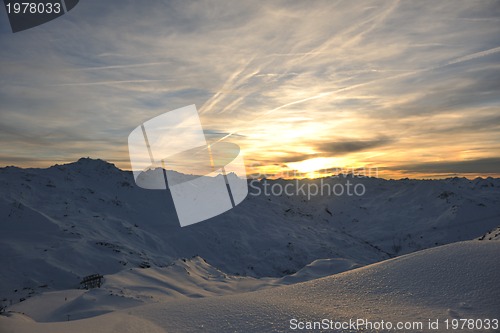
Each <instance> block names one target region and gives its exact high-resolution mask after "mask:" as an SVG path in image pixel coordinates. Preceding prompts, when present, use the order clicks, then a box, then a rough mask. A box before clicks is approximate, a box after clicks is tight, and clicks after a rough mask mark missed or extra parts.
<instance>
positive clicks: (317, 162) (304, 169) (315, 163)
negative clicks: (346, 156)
mask: <svg viewBox="0 0 500 333" xmlns="http://www.w3.org/2000/svg"><path fill="white" fill-rule="evenodd" d="M340 162H341V161H340V160H339V159H338V158H335V157H315V158H311V159H308V160H305V161H300V162H293V163H287V166H288V167H289V168H290V169H292V170H297V171H298V172H300V173H304V174H307V177H308V178H316V177H319V176H321V175H324V174H325V173H327V172H326V169H328V168H334V167H340V166H342V165H341V164H340Z"/></svg>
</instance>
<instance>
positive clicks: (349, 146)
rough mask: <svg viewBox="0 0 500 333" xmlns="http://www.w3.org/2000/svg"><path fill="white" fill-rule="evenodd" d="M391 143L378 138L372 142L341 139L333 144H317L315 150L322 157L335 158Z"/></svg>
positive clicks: (389, 140) (387, 139)
mask: <svg viewBox="0 0 500 333" xmlns="http://www.w3.org/2000/svg"><path fill="white" fill-rule="evenodd" d="M393 141H394V140H391V139H389V138H378V139H374V140H346V139H343V140H338V141H333V142H325V143H319V144H317V145H316V149H317V150H318V151H319V152H321V153H322V154H323V155H325V154H327V155H330V156H335V155H344V154H349V153H354V152H359V151H366V150H370V149H372V148H377V147H381V146H385V145H388V144H390V143H392V142H393Z"/></svg>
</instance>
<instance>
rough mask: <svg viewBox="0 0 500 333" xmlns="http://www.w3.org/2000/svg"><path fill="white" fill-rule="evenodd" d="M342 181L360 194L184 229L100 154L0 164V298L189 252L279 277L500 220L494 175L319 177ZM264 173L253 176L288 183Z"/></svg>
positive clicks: (251, 201)
mask: <svg viewBox="0 0 500 333" xmlns="http://www.w3.org/2000/svg"><path fill="white" fill-rule="evenodd" d="M348 180H349V181H351V182H357V183H363V184H364V186H365V187H366V194H365V195H364V196H362V197H356V196H340V197H337V196H322V197H313V198H311V200H307V197H303V196H291V197H288V196H285V195H282V196H273V197H266V196H264V195H260V196H252V195H249V197H248V198H247V199H245V201H244V202H243V203H241V204H240V205H239V206H238V207H236V208H235V209H233V210H231V211H229V212H227V213H225V214H223V215H221V216H218V217H215V218H213V219H211V220H209V221H205V222H202V223H199V224H196V225H193V226H190V227H186V228H180V227H179V224H178V220H177V217H176V214H175V210H174V208H173V203H172V200H171V197H170V194H169V192H168V191H152V190H143V189H140V188H138V187H136V186H135V185H134V182H133V178H132V175H131V173H130V172H125V171H121V170H119V169H117V168H115V167H114V166H113V165H111V164H109V163H106V162H104V161H101V160H92V159H81V160H79V161H78V162H75V163H71V164H67V165H62V166H54V167H51V168H48V169H19V168H14V167H8V168H2V169H0V251H2V270H1V271H0V282H1V283H0V301H2V304H3V305H9V304H10V302H12V303H13V304H15V303H18V302H19V301H20V300H21V299H25V298H28V297H31V296H33V295H35V294H37V293H40V292H50V291H57V290H61V289H69V288H77V287H78V286H79V281H80V280H81V278H82V277H83V276H86V275H89V274H93V273H101V274H114V273H117V272H120V271H122V270H124V269H130V268H132V269H133V268H137V267H140V266H143V267H147V266H152V267H157V268H162V267H167V266H169V265H170V264H171V263H172V262H174V261H175V260H176V259H178V258H191V257H193V256H197V255H199V256H200V257H202V258H204V259H205V260H206V261H207V262H208V263H209V264H210V265H211V266H213V267H216V268H217V269H220V270H221V271H222V272H224V273H226V274H230V275H242V276H253V277H265V276H267V277H280V276H283V275H289V274H292V273H295V272H297V271H299V270H300V269H301V268H303V267H304V266H305V265H307V264H309V263H311V262H312V261H314V260H317V259H327V258H330V259H333V260H334V261H335V262H336V263H337V264H336V266H335V267H333V268H331V269H332V272H340V271H342V270H344V269H349V268H353V267H357V266H362V265H366V264H370V263H374V262H378V261H381V260H384V259H387V258H390V257H394V256H397V255H401V254H404V253H409V252H413V251H416V250H419V249H424V248H428V247H433V246H436V245H440V244H445V243H451V242H455V241H459V240H467V239H473V238H477V237H480V236H481V235H483V234H484V233H485V232H487V231H488V230H491V229H492V228H494V227H496V226H498V225H499V224H500V222H499V217H500V204H499V203H500V180H499V179H491V178H488V179H476V180H467V179H459V178H454V179H447V180H439V181H415V180H400V181H387V180H382V179H375V178H365V179H349V178H343V177H340V178H331V179H327V180H326V181H328V182H331V184H336V183H342V182H346V181H348ZM266 182H267V183H265V182H264V181H263V182H260V183H258V184H254V186H258V187H261V188H262V187H263V186H265V184H267V185H270V184H271V185H272V184H282V185H286V184H288V183H290V182H293V181H285V180H276V181H266ZM314 182H316V183H317V182H319V180H314V181H311V180H302V181H300V184H312V183H314ZM251 192H252V191H251ZM322 263H323V266H322V267H325V265H327V263H328V262H327V261H324V262H322ZM317 264H319V263H317ZM327 266H328V265H327ZM319 270H320V271H321V269H319ZM329 270H330V269H326V270H325V272H323V274H326V272H329ZM304 276H305V275H304ZM304 276H302V277H299V278H296V279H297V280H301V279H302V278H304ZM307 276H308V277H309V278H312V277H317V276H320V275H318V274H316V273H314V272H312V271H308V273H307ZM288 279H290V281H293V280H294V277H288Z"/></svg>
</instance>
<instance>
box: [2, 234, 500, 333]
mask: <svg viewBox="0 0 500 333" xmlns="http://www.w3.org/2000/svg"><path fill="white" fill-rule="evenodd" d="M498 253H500V243H498V242H480V241H468V242H459V243H454V244H450V245H445V246H440V247H436V248H433V249H427V250H423V251H419V252H416V253H412V254H409V255H404V256H400V257H398V258H395V259H390V260H386V261H383V262H381V263H376V264H372V265H369V266H365V267H362V268H358V269H354V270H351V271H348V272H344V273H340V274H336V275H332V276H329V277H325V278H321V279H316V280H312V281H309V282H304V283H298V284H293V285H290V286H282V287H277V288H272V289H267V290H261V291H256V292H248V293H240V294H236V295H227V296H220V297H205V298H181V299H176V301H175V302H169V301H166V302H160V303H151V304H148V305H142V306H138V307H130V308H128V309H124V310H119V311H115V312H110V313H107V314H105V315H102V316H97V317H93V318H88V319H83V320H75V321H69V322H61V323H35V322H33V321H31V320H30V319H29V318H27V317H24V316H22V315H20V314H11V315H10V317H1V316H0V327H2V328H3V329H4V330H5V331H6V332H7V331H8V332H13V333H16V332H20V333H22V332H35V331H36V332H70V331H71V332H89V331H91V330H92V331H93V332H117V331H120V332H197V331H203V332H288V331H290V326H289V325H290V320H291V319H292V318H296V319H298V320H300V321H314V320H316V321H317V320H321V319H323V318H326V319H332V320H334V321H348V320H349V319H354V320H355V319H357V318H364V319H367V320H369V321H372V322H374V321H380V320H384V321H385V322H388V321H390V322H391V323H393V325H396V323H397V322H398V321H408V322H422V323H423V325H424V326H423V327H424V329H423V330H418V329H413V330H407V331H408V332H415V331H425V332H435V331H436V330H429V329H427V327H426V326H425V325H427V323H428V319H432V320H436V319H438V320H439V321H440V331H444V326H443V325H444V320H445V319H453V318H455V319H459V318H498V317H499V316H500V311H499V309H500V290H499V289H498V288H497V286H498V281H499V280H500V261H499V260H498ZM152 285H154V284H152ZM318 331H319V330H318ZM343 331H344V332H350V330H343ZM363 331H366V332H375V331H379V332H380V331H382V332H383V331H384V330H370V329H366V330H363ZM393 331H397V330H393ZM400 331H401V330H400ZM463 331H464V330H456V331H455V332H463ZM470 331H471V330H469V332H470Z"/></svg>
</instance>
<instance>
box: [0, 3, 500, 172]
mask: <svg viewBox="0 0 500 333" xmlns="http://www.w3.org/2000/svg"><path fill="white" fill-rule="evenodd" d="M0 11H1V13H0V45H1V47H0V140H1V146H0V166H7V165H16V166H21V167H48V166H50V165H53V164H56V163H58V164H61V163H67V162H72V161H75V160H77V159H79V158H80V157H92V158H101V159H104V160H106V161H109V162H112V163H115V164H116V165H117V166H118V167H120V168H122V169H130V160H129V155H128V143H127V138H128V135H129V134H130V133H131V132H132V131H133V130H134V128H136V127H137V126H139V125H140V124H142V123H144V122H145V121H147V120H149V119H151V118H154V117H156V116H158V115H161V114H163V113H165V112H167V111H170V110H175V109H178V108H181V107H184V106H187V105H191V104H195V105H196V107H197V109H198V113H199V116H200V119H201V123H202V125H203V128H204V130H205V136H206V139H207V141H208V142H210V143H212V142H226V141H227V142H231V143H235V144H237V145H239V146H240V148H241V151H242V152H243V154H244V157H245V163H246V166H247V172H248V173H249V174H255V175H261V176H263V175H265V176H267V177H290V175H293V176H297V177H311V178H314V177H319V176H324V175H328V174H331V173H335V172H336V171H337V170H350V169H351V170H354V169H355V170H358V172H361V173H363V172H365V173H366V174H367V175H371V176H379V177H384V178H405V177H409V178H444V177H451V176H466V177H476V176H496V177H498V176H500V170H499V169H500V168H499V166H500V131H499V130H500V94H499V92H500V1H489V0H462V1H461V0H450V1H446V0H444V1H426V0H424V1H393V0H390V1H377V2H373V1H330V0H328V1H322V0H313V1H293V0H290V1H274V0H269V1H218V0H209V1H185V0H178V1H159V0H152V1H147V2H145V1H132V0H129V1H123V0H120V1H99V0H81V1H80V3H79V4H78V5H77V6H76V7H75V8H74V9H72V10H71V11H70V12H68V13H67V14H65V15H63V16H62V17H59V18H57V19H55V20H53V21H50V22H48V23H46V24H43V25H40V26H38V27H34V28H32V29H29V30H25V31H22V32H18V33H12V31H11V29H10V26H9V23H8V20H7V15H6V12H5V10H4V9H1V10H0ZM360 170H361V171H360Z"/></svg>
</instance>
